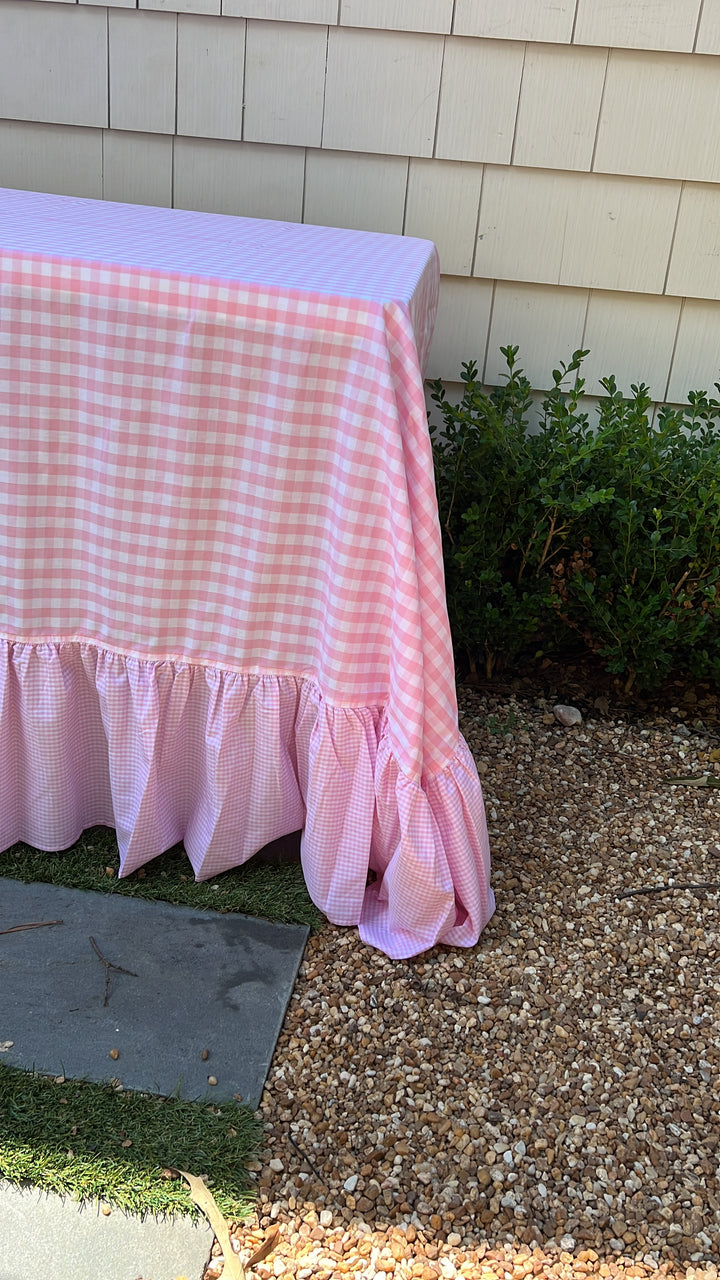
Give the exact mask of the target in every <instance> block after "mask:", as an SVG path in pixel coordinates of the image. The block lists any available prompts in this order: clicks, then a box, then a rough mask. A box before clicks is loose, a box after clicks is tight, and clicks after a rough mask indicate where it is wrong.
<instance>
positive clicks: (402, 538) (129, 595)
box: [0, 190, 493, 957]
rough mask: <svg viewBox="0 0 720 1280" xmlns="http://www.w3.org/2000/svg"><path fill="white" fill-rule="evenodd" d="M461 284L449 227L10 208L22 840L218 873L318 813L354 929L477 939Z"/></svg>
mask: <svg viewBox="0 0 720 1280" xmlns="http://www.w3.org/2000/svg"><path fill="white" fill-rule="evenodd" d="M437 290H438V264H437V255H436V253H435V250H434V247H433V246H432V245H431V244H429V243H428V242H426V241H419V240H413V239H407V238H401V237H397V236H387V235H380V234H370V233H362V232H354V231H343V230H337V229H331V228H322V227H312V226H299V225H295V224H287V223H279V222H264V221H260V220H256V219H246V218H234V217H224V216H218V215H211V214H199V213H192V212H184V211H180V210H167V209H154V208H141V207H136V206H130V205H118V204H111V203H109V202H100V201H93V200H82V199H75V198H70V197H62V196H52V195H44V194H38V193H30V192H19V191H8V190H2V191H0V405H1V406H2V409H1V413H2V431H1V432H0V475H1V477H2V481H1V484H0V576H1V579H2V598H1V603H0V607H1V609H2V616H0V637H1V639H0V645H1V648H2V657H1V665H0V848H7V847H8V846H10V845H12V844H14V843H15V842H16V841H18V840H25V841H27V842H28V843H30V844H32V845H35V846H37V847H40V848H44V849H56V850H59V849H62V848H66V847H67V846H68V845H69V844H71V843H73V842H74V840H76V839H77V838H78V836H79V835H80V834H81V832H82V831H83V830H84V829H85V828H87V827H89V826H93V825H96V824H106V825H109V826H112V827H114V828H115V829H116V831H117V836H118V841H119V845H120V853H121V874H122V875H128V874H130V873H131V872H132V871H134V870H135V869H136V868H137V867H139V866H141V865H142V864H143V863H146V862H147V861H149V860H150V859H151V858H153V857H155V856H156V855H157V854H159V853H161V852H162V851H163V850H165V849H167V848H169V847H171V846H172V845H174V844H176V843H177V842H179V841H183V842H184V845H185V849H186V851H187V855H188V857H189V859H190V861H191V863H192V866H193V869H194V871H195V875H196V877H197V878H198V879H207V878H209V877H210V876H213V875H216V874H217V873H219V872H222V871H224V870H226V869H228V868H230V867H232V866H236V865H238V864H240V863H242V862H243V861H245V860H246V859H247V858H249V857H251V856H252V855H253V854H254V853H255V852H256V851H257V850H258V849H259V848H261V847H262V846H263V845H264V844H266V843H268V842H269V841H271V840H273V839H275V838H277V837H279V836H281V835H283V834H286V833H287V832H290V831H294V830H297V829H299V828H301V827H302V828H303V837H302V858H303V868H304V874H305V878H306V881H307V885H308V889H309V892H310V894H311V895H312V897H313V899H314V901H315V902H316V903H317V904H318V906H319V907H320V908H321V909H322V910H323V911H324V912H325V913H326V914H327V916H328V917H329V918H330V919H331V920H333V921H334V922H336V923H338V924H344V925H357V926H358V927H359V930H360V934H361V937H362V938H363V939H364V940H365V941H367V942H369V943H371V944H372V945H374V946H376V947H378V948H379V949H381V950H382V951H384V952H386V953H387V954H389V955H391V956H395V957H402V956H409V955H413V954H416V953H418V952H421V951H423V950H425V949H427V948H429V947H431V946H433V945H434V944H435V943H437V942H444V943H449V944H453V945H458V946H472V945H473V944H474V943H475V942H476V941H477V938H478V936H479V934H480V931H481V930H482V928H483V927H484V925H485V923H486V922H487V920H488V918H489V917H490V915H491V914H492V910H493V898H492V891H491V889H490V887H489V853H488V844H487V833H486V826H485V815H484V809H483V800H482V793H481V789H480V783H479V780H478V776H477V772H476V769H475V766H474V763H473V761H472V758H471V756H470V753H469V751H468V748H467V746H466V744H465V742H464V740H463V739H462V737H461V736H460V734H459V732H458V723H457V708H456V702H455V688H454V674H453V659H452V652H451V645H450V636H449V628H448V621H447V613H446V606H445V595H444V583H443V572H442V558H441V547H440V538H439V529H438V519H437V507H436V498H435V490H434V482H433V467H432V456H431V451H430V444H429V439H428V432H427V422H426V412H425V404H424V397H423V387H422V377H421V369H422V365H423V361H424V358H425V355H426V353H427V348H428V345H429V341H430V338H431V335H432V328H433V322H434V316H435V307H436V304H437ZM369 871H371V872H374V873H375V878H374V879H373V878H372V877H368V872H369ZM368 879H370V880H371V881H372V882H371V883H370V884H368V883H367V881H368Z"/></svg>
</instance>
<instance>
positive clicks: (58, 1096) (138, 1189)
mask: <svg viewBox="0 0 720 1280" xmlns="http://www.w3.org/2000/svg"><path fill="white" fill-rule="evenodd" d="M0 1117H2V1119H1V1121H0V1178H5V1179H6V1180H7V1181H9V1182H11V1183H14V1184H15V1185H23V1184H27V1183H30V1184H32V1185H33V1186H35V1187H39V1188H41V1189H42V1190H44V1191H55V1192H58V1193H60V1194H62V1195H69V1196H71V1197H72V1198H74V1199H77V1200H81V1199H93V1198H97V1199H100V1200H104V1201H106V1202H107V1203H108V1204H112V1205H114V1206H116V1207H117V1208H119V1209H123V1210H124V1211H125V1212H128V1213H136V1214H145V1213H188V1214H190V1213H192V1214H193V1215H194V1214H195V1213H196V1210H195V1208H194V1206H193V1203H192V1201H191V1199H190V1195H189V1193H188V1190H187V1187H186V1184H185V1183H184V1181H183V1180H182V1179H181V1178H178V1177H168V1176H167V1175H168V1173H170V1171H171V1170H172V1169H186V1170H187V1171H188V1172H190V1173H194V1174H196V1175H198V1176H202V1177H204V1178H205V1179H206V1181H207V1182H208V1184H209V1186H210V1187H211V1190H212V1193H213V1196H214V1197H215V1200H216V1201H217V1204H218V1207H219V1208H220V1209H221V1211H222V1212H223V1213H224V1214H225V1216H226V1217H227V1218H233V1219H239V1218H242V1217H243V1216H245V1215H246V1214H247V1213H248V1212H249V1210H250V1209H251V1207H252V1201H253V1183H252V1179H251V1177H250V1175H249V1174H248V1173H247V1172H246V1168H245V1166H246V1165H247V1163H248V1161H249V1160H250V1159H252V1157H253V1156H254V1155H255V1154H256V1152H257V1150H258V1149H259V1145H260V1139H261V1124H260V1122H259V1120H258V1119H256V1117H255V1116H254V1115H253V1113H252V1112H251V1111H250V1110H249V1109H248V1108H247V1107H244V1106H241V1105H239V1104H237V1103H234V1102H231V1103H223V1104H222V1105H221V1106H215V1105H214V1104H210V1103H197V1102H185V1101H183V1100H181V1099H179V1098H158V1097H155V1096H153V1095H149V1094H140V1093H132V1092H129V1091H128V1092H124V1091H122V1090H121V1089H116V1088H114V1087H113V1085H112V1084H104V1085H99V1084H92V1083H89V1082H85V1081H78V1080H63V1081H62V1083H56V1081H54V1080H51V1079H48V1078H47V1077H45V1076H41V1075H38V1074H35V1073H33V1072H28V1071H21V1070H18V1069H17V1068H14V1067H7V1066H4V1065H2V1064H0ZM164 1171H165V1172H164Z"/></svg>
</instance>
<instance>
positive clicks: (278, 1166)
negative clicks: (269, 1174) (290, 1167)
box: [268, 1160, 285, 1173]
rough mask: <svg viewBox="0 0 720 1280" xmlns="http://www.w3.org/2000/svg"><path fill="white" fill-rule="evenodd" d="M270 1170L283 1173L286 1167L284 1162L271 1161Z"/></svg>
mask: <svg viewBox="0 0 720 1280" xmlns="http://www.w3.org/2000/svg"><path fill="white" fill-rule="evenodd" d="M268 1168H269V1169H272V1171H273V1173H282V1171H283V1169H284V1168H285V1166H284V1164H283V1162H282V1160H271V1161H270V1164H269V1165H268Z"/></svg>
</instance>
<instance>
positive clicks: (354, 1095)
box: [207, 688, 720, 1280]
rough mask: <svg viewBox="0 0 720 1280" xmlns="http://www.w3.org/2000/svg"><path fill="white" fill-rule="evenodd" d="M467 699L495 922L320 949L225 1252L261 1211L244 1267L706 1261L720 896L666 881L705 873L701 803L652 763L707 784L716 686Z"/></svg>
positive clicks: (657, 1269) (696, 878) (563, 1268)
mask: <svg viewBox="0 0 720 1280" xmlns="http://www.w3.org/2000/svg"><path fill="white" fill-rule="evenodd" d="M565 692H566V691H564V690H562V689H560V690H559V693H560V694H564V693H565ZM459 697H460V711H461V727H462V730H463V732H464V734H465V736H466V738H467V741H468V743H469V745H470V747H471V749H472V750H473V753H474V755H475V758H476V760H477V763H478V768H479V771H480V773H481V776H482V780H483V788H484V793H485V801H486V807H487V814H488V822H489V828H490V840H491V849H492V854H493V883H494V886H495V890H496V895H497V901H498V907H497V912H496V915H495V916H494V918H493V920H492V921H491V922H490V924H489V925H488V927H487V928H486V930H485V931H484V933H483V935H482V937H481V939H480V942H479V944H478V946H477V947H476V948H475V949H474V950H472V951H459V950H451V949H448V948H444V947H438V948H436V949H434V950H433V951H431V952H428V953H426V954H424V955H422V956H419V957H416V958H415V959H412V960H409V961H407V960H406V961H393V960H389V959H387V958H386V957H384V956H382V955H380V954H379V953H378V952H376V951H373V950H371V949H370V948H368V947H365V946H364V945H362V944H361V943H360V942H359V940H358V937H357V934H356V933H355V932H354V931H352V930H344V929H338V928H335V927H333V926H330V925H327V926H326V927H324V928H323V929H322V930H321V932H320V933H319V934H318V935H316V936H315V937H314V938H312V939H311V941H310V943H309V944H308V947H307V951H306V955H305V959H304V961H303V964H302V967H301V971H300V974H299V976H298V980H297V983H296V987H295V992H294V995H293V998H292V1001H291V1004H290V1007H289V1010H288V1015H287V1018H286V1022H285V1026H284V1029H283V1032H282V1034H281V1038H280V1040H279V1042H278V1046H277V1050H276V1053H275V1057H274V1060H273V1064H272V1068H271V1072H270V1075H269V1077H268V1082H267V1086H266V1089H265V1092H264V1095H263V1098H262V1101H261V1109H260V1113H261V1117H262V1120H263V1122H264V1126H265V1139H264V1149H263V1152H262V1156H261V1159H260V1160H259V1161H258V1163H257V1164H256V1166H255V1168H254V1173H255V1176H256V1179H257V1185H258V1211H257V1214H256V1215H255V1216H254V1217H253V1218H251V1219H249V1220H248V1221H247V1222H245V1223H244V1224H242V1225H241V1226H238V1227H236V1228H235V1229H234V1240H235V1246H236V1248H237V1249H238V1251H239V1253H240V1255H241V1257H242V1258H246V1257H247V1256H248V1255H249V1254H250V1253H251V1252H252V1251H253V1249H254V1248H255V1247H256V1246H257V1244H258V1243H259V1242H260V1241H261V1240H262V1239H263V1238H264V1236H265V1235H266V1233H267V1230H268V1228H269V1227H270V1226H271V1225H272V1224H273V1223H276V1222H277V1223H278V1224H279V1225H280V1228H281V1231H280V1236H279V1239H278V1243H277V1246H276V1248H275V1250H274V1252H273V1253H272V1254H271V1255H270V1256H269V1257H267V1258H266V1259H265V1261H264V1262H262V1263H260V1264H259V1265H257V1266H256V1268H255V1270H254V1273H253V1274H255V1275H257V1276H258V1277H260V1280H269V1278H270V1277H282V1276H294V1277H297V1280H309V1277H313V1280H339V1277H346V1276H349V1277H355V1278H357V1280H360V1278H362V1280H384V1278H385V1277H386V1276H391V1275H393V1274H394V1275H395V1276H396V1277H398V1280H406V1278H409V1277H417V1278H418V1280H435V1277H441V1278H442V1280H453V1278H454V1277H457V1276H462V1277H468V1278H469V1280H494V1278H495V1277H524V1276H539V1277H543V1276H558V1277H574V1276H581V1275H587V1274H597V1275H600V1276H616V1275H623V1276H627V1277H635V1276H637V1277H644V1276H670V1277H680V1276H682V1277H687V1280H692V1278H693V1277H695V1278H696V1280H700V1278H701V1277H702V1278H703V1280H710V1278H711V1277H712V1278H715V1277H716V1276H717V1268H716V1265H715V1264H716V1263H717V1262H720V1186H719V1175H720V1142H719V1138H720V1094H719V1093H718V1088H719V1086H720V998H719V992H720V971H719V970H718V964H717V960H718V946H719V943H720V920H719V916H718V901H719V891H718V889H717V888H703V889H694V890H689V889H681V888H679V887H678V886H679V885H683V884H708V883H709V884H711V885H714V884H716V883H720V795H719V792H718V790H715V789H714V788H712V787H710V786H702V787H701V786H697V785H690V784H687V783H669V782H668V781H667V780H668V778H671V777H701V776H704V775H706V774H710V775H711V776H712V777H714V776H717V777H718V780H719V781H720V765H719V764H717V763H716V762H715V760H714V758H713V756H712V752H713V750H714V748H715V747H716V746H720V736H717V735H718V730H717V701H716V699H715V698H713V697H712V696H710V695H708V696H707V697H706V698H703V697H700V698H699V699H698V698H697V697H696V695H694V694H689V695H688V701H687V703H682V704H681V705H679V706H677V707H673V708H669V707H668V709H667V710H666V711H665V712H653V711H647V712H646V713H644V714H643V715H642V716H641V718H638V717H637V716H632V715H626V716H624V717H623V716H621V715H619V714H617V713H611V716H610V718H608V714H607V706H606V704H604V702H603V699H602V698H601V699H599V700H598V702H599V704H600V706H601V707H602V709H603V711H605V714H603V712H602V711H601V710H597V709H596V707H594V706H592V704H590V705H589V707H586V708H584V713H583V720H582V722H581V723H580V724H576V725H574V726H571V727H563V726H562V725H561V724H560V723H559V721H558V719H557V718H556V716H555V715H554V714H553V709H552V708H553V700H552V699H551V698H544V697H541V696H532V697H527V698H524V697H522V696H520V695H508V694H506V695H503V696H489V695H487V694H483V693H480V692H477V691H473V690H470V689H464V688H461V689H460V692H459ZM555 701H564V702H572V701H573V699H572V698H569V697H558V698H556V699H555ZM657 886H667V887H666V888H664V889H663V890H662V891H659V892H653V893H647V894H636V895H634V896H629V897H622V896H621V895H622V894H623V893H625V892H626V891H628V890H637V889H640V888H644V889H645V888H651V889H655V888H656V887H657ZM220 1269H221V1268H220V1262H219V1259H218V1260H214V1261H213V1262H212V1263H211V1266H210V1268H209V1270H208V1272H207V1277H208V1280H210V1277H213V1276H216V1275H218V1274H219V1272H220Z"/></svg>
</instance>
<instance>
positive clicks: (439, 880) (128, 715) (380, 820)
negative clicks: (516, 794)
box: [0, 640, 494, 959]
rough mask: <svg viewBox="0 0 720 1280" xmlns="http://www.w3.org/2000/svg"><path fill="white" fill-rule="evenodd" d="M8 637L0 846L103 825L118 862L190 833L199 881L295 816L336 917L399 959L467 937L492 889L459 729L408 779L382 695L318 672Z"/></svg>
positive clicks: (3, 671)
mask: <svg viewBox="0 0 720 1280" xmlns="http://www.w3.org/2000/svg"><path fill="white" fill-rule="evenodd" d="M0 648H1V650H2V657H1V666H0V848H2V849H7V848H9V847H10V846H11V845H13V844H15V843H17V842H18V841H21V840H22V841H25V842H26V843H28V844H30V845H32V846H34V847H36V848H40V849H45V850H62V849H65V848H67V847H68V846H69V845H71V844H73V843H74V842H75V841H76V840H77V839H78V838H79V836H80V835H81V834H82V832H83V831H84V830H86V829H87V828H89V827H92V826H98V825H103V826H109V827H113V828H114V829H115V831H116V833H117V840H118V845H119V849H120V874H121V876H127V875H130V874H131V873H132V872H133V871H135V870H137V868H138V867H141V866H143V865H144V864H145V863H147V862H149V861H150V860H151V859H152V858H154V857H156V856H157V855H159V854H160V853H162V852H164V851H165V850H166V849H169V848H172V847H173V846H174V845H176V844H178V843H180V842H182V843H183V845H184V847H185V850H186V853H187V856H188V858H189V860H190V863H191V864H192V867H193V870H194V873H195V878H196V879H197V880H207V879H209V878H210V877H211V876H214V875H218V874H219V873H220V872H223V871H227V870H229V869H230V868H232V867H235V866H239V865H240V864H242V863H243V862H245V861H247V859H248V858H251V857H252V856H253V854H255V853H257V851H258V850H259V849H261V848H262V847H263V846H264V845H266V844H268V843H269V842H270V841H272V840H275V839H277V838H279V837H280V836H283V835H286V834H288V833H289V832H292V831H297V830H300V829H301V828H302V831H303V834H302V842H301V850H302V865H303V872H304V876H305V881H306V884H307V888H308V892H309V893H310V896H311V898H312V900H313V902H315V903H316V905H317V906H318V907H319V908H320V910H321V911H322V912H324V914H325V915H326V916H327V917H328V919H329V920H331V921H332V922H333V923H335V924H338V925H354V926H357V928H358V929H359V932H360V936H361V938H362V940H363V941H364V942H367V943H369V944H370V945H371V946H374V947H377V948H378V949H379V950H380V951H383V952H384V953H385V954H387V955H388V956H391V957H393V958H395V959H401V958H405V957H408V956H411V955H416V954H419V953H420V952H423V951H426V950H428V949H429V948H430V947H433V946H435V945H436V944H437V943H445V944H447V945H451V946H460V947H470V946H474V944H475V943H476V942H477V940H478V937H479V935H480V932H481V930H482V929H483V928H484V926H485V925H486V923H487V921H488V920H489V918H490V916H491V915H492V913H493V910H494V900H493V894H492V890H491V888H490V885H489V874H490V854H489V848H488V839H487V829H486V824H485V811H484V805H483V799H482V791H481V787H480V781H479V778H478V775H477V770H476V768H475V764H474V761H473V759H472V756H471V754H470V752H469V750H468V747H467V745H466V743H465V741H464V739H463V738H462V737H461V736H460V734H458V738H457V743H456V745H455V749H454V752H452V754H451V756H450V758H449V763H447V765H446V766H445V767H444V768H443V769H442V770H441V771H439V772H436V773H434V774H433V775H432V776H430V777H427V778H423V779H422V781H421V782H418V781H416V780H414V779H411V778H408V777H407V776H405V775H404V774H403V772H402V771H401V769H400V768H399V766H398V763H397V759H396V756H395V754H394V752H393V749H392V743H391V740H390V739H391V735H390V732H389V729H388V721H387V716H386V712H385V709H384V708H383V707H381V706H362V707H356V706H353V707H345V706H341V707H338V706H333V705H331V704H329V703H327V702H326V701H325V699H324V698H323V695H322V692H321V690H320V689H319V688H318V686H317V684H316V683H315V682H314V681H313V680H311V679H307V678H303V677H299V676H296V675H280V676H278V675H267V674H257V673H254V674H245V673H241V672H237V671H228V670H222V669H218V668H214V667H210V666H202V665H193V664H191V663H188V662H185V661H182V660H170V659H163V660H152V659H144V658H139V657H135V656H132V655H128V654H124V653H118V652H116V651H112V650H108V649H104V648H101V647H99V646H97V645H95V644H92V643H84V642H78V641H43V642H41V643H29V642H20V641H10V640H4V641H0ZM369 872H374V873H375V878H374V879H373V877H372V876H370V877H369V876H368V873H369ZM368 879H370V880H371V883H368Z"/></svg>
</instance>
